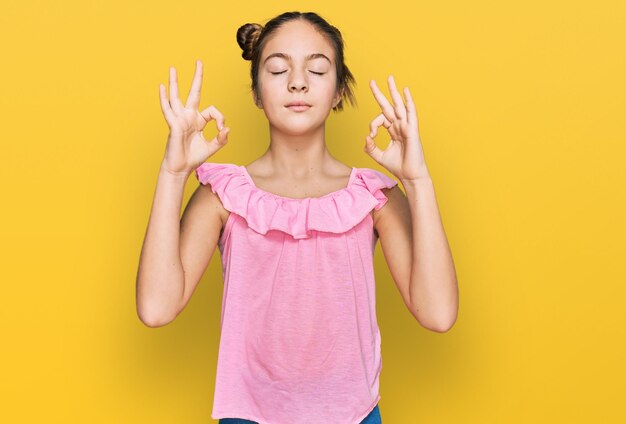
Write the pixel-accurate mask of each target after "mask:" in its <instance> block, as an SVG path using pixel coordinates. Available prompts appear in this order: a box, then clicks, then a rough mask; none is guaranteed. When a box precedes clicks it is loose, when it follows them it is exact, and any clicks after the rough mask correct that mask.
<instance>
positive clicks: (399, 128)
mask: <svg viewBox="0 0 626 424" xmlns="http://www.w3.org/2000/svg"><path fill="white" fill-rule="evenodd" d="M387 82H388V83H389V91H390V93H391V98H392V99H393V105H391V103H389V101H388V100H387V98H386V97H385V95H384V94H383V93H381V91H380V90H379V89H378V86H377V85H376V81H374V80H371V81H370V88H371V89H372V92H373V93H374V97H375V98H376V101H377V102H378V104H379V105H380V108H381V109H382V113H381V114H380V115H378V116H377V117H376V118H374V119H373V120H372V121H371V122H370V134H369V135H368V136H366V137H365V140H366V141H365V147H364V148H363V150H364V151H365V152H366V153H367V154H368V155H370V156H371V157H372V158H373V159H374V160H375V161H376V162H378V163H379V164H381V165H382V166H384V167H385V168H387V169H388V170H389V172H391V173H392V174H393V175H395V176H396V177H397V178H399V179H401V180H404V181H409V180H416V179H419V178H422V177H427V176H429V174H428V169H427V167H426V163H425V161H424V151H423V150H422V143H421V141H420V136H419V129H418V125H417V112H416V110H415V104H414V103H413V99H412V97H411V93H410V92H409V88H408V87H405V89H404V96H405V98H406V106H405V104H404V102H403V100H402V97H401V96H400V93H399V92H398V89H397V88H396V83H395V81H394V79H393V76H389V78H388V80H387ZM380 126H384V127H385V129H386V130H387V132H389V135H390V136H391V141H390V142H389V144H388V145H387V148H386V149H385V150H381V149H380V148H378V146H376V143H375V142H374V137H376V134H377V133H378V127H380Z"/></svg>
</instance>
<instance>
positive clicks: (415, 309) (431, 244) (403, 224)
mask: <svg viewBox="0 0 626 424" xmlns="http://www.w3.org/2000/svg"><path fill="white" fill-rule="evenodd" d="M388 83H389V91H390V93H391V97H392V99H393V105H392V104H391V103H390V102H389V101H388V100H387V98H386V97H385V96H384V95H383V94H382V93H381V91H380V90H379V89H378V86H377V85H376V82H375V81H373V80H372V81H370V88H371V89H372V92H373V94H374V97H375V98H376V101H377V102H378V104H379V105H380V107H381V110H382V113H381V114H380V115H378V116H377V117H376V118H374V120H373V121H372V122H371V123H370V134H369V135H368V136H367V137H366V138H365V139H366V142H365V147H364V150H365V152H367V153H368V154H369V155H370V156H371V157H372V158H373V159H374V160H376V161H377V162H378V163H380V164H381V165H383V166H384V167H385V168H387V169H388V170H389V171H390V172H391V173H393V174H394V175H395V176H396V177H397V178H398V179H399V180H400V181H401V182H402V185H403V186H404V189H405V191H406V197H405V196H404V194H403V193H402V192H401V190H400V189H399V188H398V187H397V186H396V187H394V188H393V189H392V190H389V191H388V202H387V204H386V205H385V206H384V207H382V208H381V209H380V210H379V211H378V214H377V216H376V219H375V221H374V222H375V227H376V231H377V232H378V234H379V237H380V240H381V245H382V247H383V251H384V253H385V258H386V259H387V263H388V264H389V268H390V271H391V273H392V276H393V277H394V280H395V281H396V284H397V285H398V288H399V289H400V292H401V294H402V297H403V299H404V302H405V304H406V305H407V306H408V308H409V310H410V311H411V313H412V314H413V316H414V317H415V318H416V319H417V320H418V321H419V322H420V323H421V324H422V325H423V326H424V327H426V328H428V329H430V330H433V331H438V332H445V331H448V330H449V329H450V328H451V327H452V325H453V324H454V322H455V321H456V317H457V311H458V303H459V295H458V287H457V286H458V284H457V280H456V272H455V270H454V263H453V261H452V255H451V253H450V248H449V247H448V240H447V239H446V235H445V232H444V230H443V225H442V223H441V217H440V216H439V209H438V207H437V200H436V198H435V189H434V186H433V182H432V179H431V177H430V173H429V172H428V168H427V167H426V162H425V160H424V152H423V149H422V143H421V140H420V136H419V128H418V123H417V111H416V108H415V103H414V102H413V98H412V96H411V92H410V91H409V88H408V87H405V89H404V96H405V98H406V105H405V104H404V100H403V99H402V96H401V95H400V92H399V91H398V89H397V87H396V84H395V80H394V78H393V76H390V77H389V78H388ZM380 126H384V127H385V129H386V130H387V131H388V132H389V135H390V136H391V140H390V142H389V145H388V146H387V148H386V149H385V150H381V149H380V148H378V146H376V143H374V137H375V136H376V134H377V129H378V127H380Z"/></svg>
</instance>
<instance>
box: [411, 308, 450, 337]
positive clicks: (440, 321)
mask: <svg viewBox="0 0 626 424" xmlns="http://www.w3.org/2000/svg"><path fill="white" fill-rule="evenodd" d="M413 316H415V318H416V320H417V321H418V322H419V323H420V325H421V326H422V327H424V328H425V329H427V330H430V331H434V332H435V333H447V332H448V331H450V329H451V328H452V327H453V326H454V323H455V322H456V314H454V315H453V316H450V317H447V318H445V319H444V318H437V319H427V318H424V317H423V316H420V315H419V314H418V313H417V311H415V312H413Z"/></svg>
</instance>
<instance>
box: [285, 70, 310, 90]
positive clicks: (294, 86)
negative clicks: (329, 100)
mask: <svg viewBox="0 0 626 424" xmlns="http://www.w3.org/2000/svg"><path fill="white" fill-rule="evenodd" d="M308 89H309V85H308V83H307V81H306V78H305V77H304V76H303V73H302V72H293V73H292V74H291V79H290V80H289V91H291V92H294V91H296V92H298V91H305V92H306V91H308Z"/></svg>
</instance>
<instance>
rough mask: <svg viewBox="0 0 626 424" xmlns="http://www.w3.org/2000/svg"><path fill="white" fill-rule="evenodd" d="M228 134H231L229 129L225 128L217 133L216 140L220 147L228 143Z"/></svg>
mask: <svg viewBox="0 0 626 424" xmlns="http://www.w3.org/2000/svg"><path fill="white" fill-rule="evenodd" d="M228 133H230V128H229V127H224V128H222V129H221V130H220V131H219V132H218V133H217V137H216V138H217V142H218V144H219V145H220V146H223V145H224V144H226V143H228Z"/></svg>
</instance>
